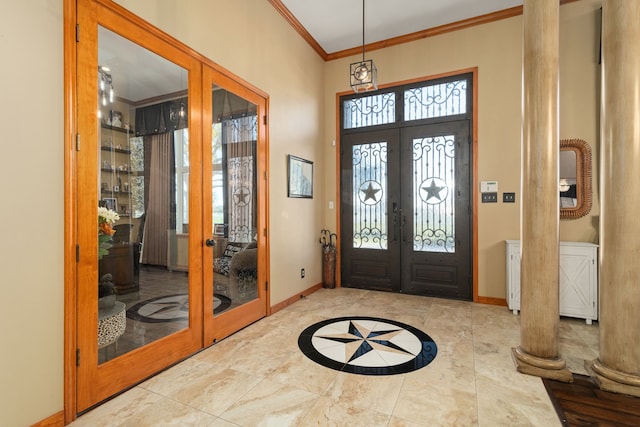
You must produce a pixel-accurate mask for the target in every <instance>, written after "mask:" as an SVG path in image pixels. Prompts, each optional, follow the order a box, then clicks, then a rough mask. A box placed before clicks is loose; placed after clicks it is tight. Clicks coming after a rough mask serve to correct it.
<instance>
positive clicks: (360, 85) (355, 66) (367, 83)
mask: <svg viewBox="0 0 640 427" xmlns="http://www.w3.org/2000/svg"><path fill="white" fill-rule="evenodd" d="M350 78H351V87H352V88H353V90H354V91H355V92H356V93H358V92H364V91H367V90H376V89H378V69H377V68H376V65H375V64H374V63H373V60H371V59H368V60H366V61H360V62H354V63H352V64H351V74H350Z"/></svg>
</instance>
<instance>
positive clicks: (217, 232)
mask: <svg viewBox="0 0 640 427" xmlns="http://www.w3.org/2000/svg"><path fill="white" fill-rule="evenodd" d="M213 235H214V236H224V224H213Z"/></svg>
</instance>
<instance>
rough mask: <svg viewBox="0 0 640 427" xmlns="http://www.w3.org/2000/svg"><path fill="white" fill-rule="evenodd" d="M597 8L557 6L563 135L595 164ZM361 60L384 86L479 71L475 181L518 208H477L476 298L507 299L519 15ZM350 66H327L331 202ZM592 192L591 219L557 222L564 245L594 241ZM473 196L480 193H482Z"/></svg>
mask: <svg viewBox="0 0 640 427" xmlns="http://www.w3.org/2000/svg"><path fill="white" fill-rule="evenodd" d="M600 3H601V2H600V1H596V0H582V1H580V2H575V3H570V4H567V5H564V6H562V7H561V30H560V35H561V46H560V49H561V52H560V53H561V85H562V90H561V94H560V104H561V114H560V122H561V129H560V137H561V138H582V139H584V140H586V141H587V142H588V143H589V144H590V145H591V147H592V149H593V151H594V153H593V154H594V158H595V159H596V164H597V157H598V156H597V154H598V153H597V141H598V128H597V121H598V120H597V119H598V114H599V110H598V108H597V105H596V102H597V97H596V93H597V91H598V90H599V89H598V86H597V80H596V79H597V78H599V77H598V75H597V70H598V65H597V53H598V50H597V47H598V44H597V43H596V39H597V37H596V34H597V33H596V12H597V10H598V8H599V7H600ZM366 57H367V58H368V59H369V58H370V59H373V60H374V61H375V63H376V65H377V67H378V82H379V84H381V85H383V84H391V83H395V82H401V81H404V80H408V79H413V78H416V77H422V76H425V77H427V76H433V75H437V74H441V73H448V72H451V71H455V70H462V69H467V68H472V67H477V68H478V179H479V180H480V181H485V180H496V181H498V182H499V191H500V193H502V192H504V191H514V192H516V202H517V203H515V204H503V203H502V202H499V203H489V204H479V205H478V225H477V227H478V275H479V277H478V294H479V295H480V296H485V297H493V298H506V282H505V246H504V240H506V239H519V238H520V237H519V235H520V217H519V215H520V204H519V199H520V194H521V192H520V142H521V92H522V90H521V75H522V17H521V16H518V17H514V18H510V19H506V20H501V21H497V22H494V23H491V24H487V25H482V26H479V27H473V28H469V29H466V30H462V31H456V32H453V33H448V34H444V35H441V36H437V37H432V38H427V39H423V40H420V41H416V42H412V43H407V44H403V45H399V46H395V47H391V48H387V49H383V50H376V51H371V52H369V53H367V54H366ZM354 60H356V58H355V57H350V58H345V59H341V60H336V61H332V62H329V63H328V64H327V75H326V79H327V89H326V94H325V102H326V104H325V110H326V113H325V114H326V117H327V122H326V129H325V134H326V135H327V141H325V145H324V147H325V149H324V150H325V156H326V158H327V166H328V169H327V171H328V173H327V175H326V177H325V186H326V188H327V189H329V191H328V197H329V200H335V198H336V196H335V191H333V193H331V191H332V190H331V189H335V188H336V187H335V185H336V178H335V173H333V172H334V168H335V158H336V157H335V156H336V149H335V148H334V147H332V146H331V144H330V141H331V140H332V139H335V138H337V135H336V120H335V117H336V116H335V114H336V93H341V92H345V91H349V86H348V84H349V80H348V70H349V63H351V62H353V61H354ZM594 182H596V180H594ZM594 192H595V193H594V195H595V198H594V199H595V203H594V209H593V210H592V212H591V214H590V215H589V216H588V217H586V218H583V219H580V220H573V221H562V222H561V225H560V228H561V233H560V235H561V238H562V239H563V240H575V241H588V242H597V227H598V224H597V218H598V209H599V205H598V197H597V186H594ZM475 194H476V196H478V195H479V188H476V189H475ZM500 200H501V195H500ZM323 209H324V211H325V215H326V217H327V223H328V224H331V227H335V224H336V212H335V210H329V209H328V208H324V207H323Z"/></svg>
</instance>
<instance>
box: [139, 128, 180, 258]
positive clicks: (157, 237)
mask: <svg viewBox="0 0 640 427" xmlns="http://www.w3.org/2000/svg"><path fill="white" fill-rule="evenodd" d="M144 206H145V218H144V233H143V239H142V263H143V264H152V265H165V266H166V265H167V244H168V230H175V228H176V173H175V148H174V137H173V132H167V133H163V134H156V135H149V136H145V137H144Z"/></svg>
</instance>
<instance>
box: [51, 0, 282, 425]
mask: <svg viewBox="0 0 640 427" xmlns="http://www.w3.org/2000/svg"><path fill="white" fill-rule="evenodd" d="M63 2H64V3H63V9H64V25H63V28H64V94H65V95H64V195H65V198H64V219H65V225H64V248H63V251H64V281H65V288H64V345H63V351H64V355H63V362H64V380H63V385H64V402H63V404H64V422H65V423H70V422H71V421H73V420H74V419H75V418H76V415H77V413H78V412H80V409H79V407H80V405H79V394H80V392H79V390H78V387H77V385H78V370H79V368H78V366H77V360H78V351H77V349H78V344H77V343H78V340H79V339H81V337H80V333H79V330H78V322H79V321H80V319H81V318H82V316H81V315H79V313H78V311H77V308H78V307H79V306H81V305H83V304H87V301H86V300H85V299H86V298H84V297H82V296H78V290H79V287H80V286H84V285H86V284H79V283H78V278H79V277H82V275H83V274H87V270H88V272H89V274H93V275H94V276H96V278H97V266H95V263H96V262H97V259H95V256H94V257H93V258H94V259H93V260H91V259H89V258H90V255H89V254H90V253H94V252H95V251H93V250H92V249H96V248H95V247H93V248H92V246H91V245H88V247H86V248H82V250H80V251H79V250H78V249H79V247H78V245H77V242H78V239H79V236H81V235H86V234H87V233H93V230H95V228H94V227H91V226H90V225H89V226H87V225H86V224H85V225H83V224H81V223H80V222H79V221H78V210H79V209H80V208H81V204H82V203H84V204H85V205H87V204H91V203H94V202H96V200H93V199H92V200H88V201H86V200H85V201H80V200H78V197H77V195H78V194H79V193H80V191H82V190H83V188H84V186H91V185H92V184H91V183H90V182H80V181H79V180H78V177H79V174H80V172H81V171H80V170H79V165H80V164H81V163H80V162H79V156H80V153H81V152H80V151H78V144H79V141H80V140H82V141H83V142H85V141H90V140H91V138H93V140H94V141H95V139H96V132H97V130H96V126H95V125H94V126H87V124H86V123H84V122H83V120H80V119H79V115H80V112H81V111H82V109H83V108H85V109H87V108H89V109H91V106H89V105H84V106H81V105H79V102H83V101H81V100H83V99H84V100H85V101H84V102H85V103H86V99H87V95H89V99H91V98H90V97H91V96H95V93H96V85H97V83H96V79H95V78H89V77H87V76H84V77H83V76H82V73H79V71H78V70H79V68H80V67H83V66H86V64H83V61H84V60H85V59H83V58H82V57H81V58H80V59H79V55H78V49H79V46H78V41H77V38H78V39H79V40H81V42H84V43H93V45H94V46H97V35H96V34H97V25H98V16H100V17H101V19H102V18H104V17H105V16H106V17H107V18H104V19H105V20H106V21H107V22H112V21H118V25H120V24H124V27H126V28H128V29H135V31H136V32H137V34H138V35H139V37H140V39H139V40H137V41H138V42H140V41H141V40H145V43H144V44H145V45H147V43H149V42H150V40H154V39H155V40H156V42H154V43H158V42H159V41H161V42H159V43H158V44H156V45H155V46H156V47H157V48H158V46H159V45H162V47H159V48H158V49H159V51H163V50H164V49H165V48H168V49H169V50H172V51H174V53H176V54H177V55H178V56H180V57H181V58H183V59H184V63H185V64H187V63H188V64H190V68H192V71H193V74H192V78H190V81H189V92H190V95H191V96H192V99H191V102H190V107H189V108H190V110H191V111H189V117H191V119H192V122H191V123H190V130H191V129H193V131H195V137H196V138H197V139H199V140H202V122H201V120H202V105H203V103H202V90H201V87H200V85H201V83H202V78H201V77H202V76H201V73H202V67H203V66H208V67H211V68H212V69H214V70H216V71H217V72H218V73H220V76H222V77H223V78H226V79H229V81H230V82H234V83H235V84H236V85H237V87H239V88H243V89H242V90H248V91H250V92H251V93H252V94H253V96H258V97H260V98H261V99H262V101H261V105H262V107H263V110H262V111H264V115H265V116H266V115H267V114H268V105H269V97H268V95H267V94H266V93H264V92H262V91H260V90H259V89H258V88H256V87H254V86H253V85H251V84H249V83H248V82H246V81H244V80H243V79H241V78H239V77H236V76H234V75H232V74H231V73H229V72H227V71H226V70H224V69H223V68H221V67H220V66H218V65H217V64H215V63H214V62H212V61H211V60H209V59H207V58H206V57H204V56H202V55H200V54H198V53H197V52H195V51H193V50H192V49H191V48H189V47H187V46H186V45H184V44H182V43H180V42H179V41H177V40H175V39H173V38H172V37H171V36H168V35H167V34H165V33H163V32H162V31H160V30H159V29H157V28H156V27H153V26H152V25H150V24H148V23H147V22H145V21H143V20H142V19H140V18H139V17H137V16H135V15H133V14H132V13H130V12H129V11H127V10H126V9H124V8H123V7H121V6H119V5H118V4H116V3H113V2H112V1H109V0H63ZM101 23H102V22H101ZM117 30H118V32H123V31H126V30H124V29H123V27H120V26H118V28H117ZM133 41H134V42H135V41H136V40H133ZM85 74H86V73H85ZM239 90H240V89H239ZM87 111H90V110H87ZM261 132H262V144H259V146H258V163H259V164H258V169H259V170H260V173H261V174H262V176H264V180H259V184H258V186H259V194H260V196H259V198H258V210H259V218H258V223H259V224H260V225H261V226H263V227H264V230H263V229H262V228H261V229H260V231H261V233H262V234H263V238H261V243H260V251H261V252H260V263H259V275H260V276H259V277H260V278H261V280H263V281H264V282H265V285H266V283H267V282H268V280H269V250H268V248H269V245H268V240H267V239H268V237H267V236H268V233H267V229H266V227H267V225H268V223H269V218H268V217H269V210H268V208H269V206H268V180H267V177H268V164H269V162H268V127H267V125H266V121H264V122H261ZM191 137H192V138H193V137H194V134H193V133H192V134H191ZM83 147H84V148H85V149H86V148H87V146H86V145H83ZM83 154H84V153H83ZM199 171H202V168H200V169H199ZM86 172H87V171H84V173H85V174H86ZM94 172H95V171H94ZM91 181H92V180H91ZM196 181H199V182H200V184H197V183H196V185H195V190H198V191H200V193H202V191H201V190H202V184H201V182H202V174H201V173H200V175H199V176H198V177H197V178H196ZM199 203H200V204H201V203H202V202H201V201H200V202H199ZM96 205H97V204H95V203H94V204H93V206H96ZM196 211H197V212H194V211H192V216H191V218H194V216H193V215H199V216H200V219H199V223H200V225H199V226H198V227H195V228H194V227H192V228H191V232H193V233H194V235H197V236H200V237H202V236H204V230H203V227H202V225H201V224H202V210H201V209H196ZM91 212H92V216H95V208H92V209H91ZM196 233H197V234H196ZM192 240H193V242H190V243H189V250H190V252H191V251H193V252H191V253H199V254H200V259H204V257H206V256H208V257H209V259H211V253H210V251H207V250H204V249H203V247H204V244H203V243H204V241H198V240H199V239H192ZM83 257H84V258H83ZM91 263H94V265H93V266H91V265H89V264H91ZM196 264H198V265H199V268H200V269H201V268H202V262H198V263H196ZM83 269H84V270H83ZM94 270H95V271H94ZM194 271H195V270H194ZM192 273H193V271H192ZM198 275H199V276H200V277H203V279H204V276H205V275H204V274H202V273H201V272H200V271H199V274H198ZM196 293H198V295H199V296H198V297H196V296H195V295H194V296H193V303H194V304H195V306H196V307H199V308H198V311H199V312H200V313H202V310H203V297H202V289H201V290H200V291H196ZM264 294H265V295H264V298H262V300H263V301H264V305H265V308H264V312H265V313H266V315H268V314H270V310H269V292H268V291H264ZM200 317H202V315H201V314H200ZM193 321H194V319H192V318H190V319H189V322H190V324H191V325H193ZM91 335H93V334H91ZM182 335H191V336H192V337H195V339H197V341H198V343H199V345H198V347H197V348H203V347H204V346H205V343H204V331H203V326H202V322H201V323H200V326H199V327H198V328H192V329H191V330H190V331H187V332H185V333H183V334H182ZM167 338H168V339H170V338H171V337H167ZM85 339H86V337H85ZM89 339H91V340H92V339H93V336H92V337H90V338H89ZM165 340H166V339H165ZM206 345H208V344H206ZM197 348H195V349H194V348H191V347H190V346H180V348H177V349H175V350H173V353H174V354H175V356H176V359H178V358H180V357H182V355H184V356H187V355H189V354H191V353H193V352H194V351H195V350H197ZM142 351H145V350H142ZM146 352H147V353H148V354H146V355H147V356H148V360H149V366H150V369H147V371H148V374H149V375H151V374H153V373H155V372H158V371H159V370H161V369H163V368H165V367H166V365H162V364H160V363H156V362H154V359H155V358H156V355H155V354H153V353H152V352H149V351H146ZM82 357H92V356H91V355H86V354H85V355H80V364H81V363H82ZM176 361H177V360H176ZM119 364H120V365H122V366H120V367H121V368H122V371H123V372H124V371H125V370H127V369H130V367H129V366H126V364H122V363H119ZM144 375H146V373H145V374H144ZM146 376H148V375H146ZM123 380H124V378H118V379H116V383H117V384H119V385H118V386H114V387H112V391H114V392H117V391H120V390H122V389H123V388H124V387H128V386H130V385H132V384H131V383H126V382H123ZM116 389H117V390H116ZM111 394H113V392H111Z"/></svg>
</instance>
